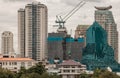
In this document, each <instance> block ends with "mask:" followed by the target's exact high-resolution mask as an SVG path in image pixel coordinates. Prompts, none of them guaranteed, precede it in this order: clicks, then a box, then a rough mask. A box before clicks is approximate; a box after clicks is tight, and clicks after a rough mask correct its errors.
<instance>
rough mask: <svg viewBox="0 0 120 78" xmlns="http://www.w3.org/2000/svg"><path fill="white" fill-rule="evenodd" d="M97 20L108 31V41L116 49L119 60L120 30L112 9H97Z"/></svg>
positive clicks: (116, 57)
mask: <svg viewBox="0 0 120 78" xmlns="http://www.w3.org/2000/svg"><path fill="white" fill-rule="evenodd" d="M95 21H97V22H98V23H99V24H100V25H101V26H102V27H103V28H104V29H105V30H106V31H107V34H108V43H109V45H110V46H112V48H113V49H114V51H115V53H114V54H115V59H116V61H118V31H117V25H116V23H115V20H114V17H113V14H112V11H109V9H106V10H99V9H98V10H96V11H95Z"/></svg>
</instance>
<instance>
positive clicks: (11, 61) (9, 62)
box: [0, 58, 35, 72]
mask: <svg viewBox="0 0 120 78" xmlns="http://www.w3.org/2000/svg"><path fill="white" fill-rule="evenodd" d="M33 65H35V61H34V60H33V59H30V58H0V66H1V67H2V68H5V69H9V70H10V71H13V72H18V71H19V70H20V68H21V67H25V68H26V69H28V68H30V67H32V66H33Z"/></svg>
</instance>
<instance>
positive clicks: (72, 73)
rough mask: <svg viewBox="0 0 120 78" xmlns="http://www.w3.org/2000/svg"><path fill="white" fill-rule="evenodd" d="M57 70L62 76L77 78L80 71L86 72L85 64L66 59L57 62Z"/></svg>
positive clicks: (64, 77) (63, 77)
mask: <svg viewBox="0 0 120 78" xmlns="http://www.w3.org/2000/svg"><path fill="white" fill-rule="evenodd" d="M59 70H60V72H59V75H60V76H61V77H62V78H78V77H79V75H80V74H81V73H84V72H86V65H82V64H80V63H79V62H76V61H74V60H66V61H64V62H63V63H61V64H59Z"/></svg>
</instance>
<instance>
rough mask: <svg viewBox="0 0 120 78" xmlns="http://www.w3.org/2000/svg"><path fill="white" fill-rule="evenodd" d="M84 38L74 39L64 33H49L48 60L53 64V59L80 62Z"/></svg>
mask: <svg viewBox="0 0 120 78" xmlns="http://www.w3.org/2000/svg"><path fill="white" fill-rule="evenodd" d="M83 45H84V38H78V39H74V38H72V37H71V36H70V35H67V34H66V33H49V35H48V60H49V62H50V63H54V59H56V58H59V59H60V60H61V61H62V60H67V59H73V60H76V61H79V60H81V57H82V49H83V47H84V46H83Z"/></svg>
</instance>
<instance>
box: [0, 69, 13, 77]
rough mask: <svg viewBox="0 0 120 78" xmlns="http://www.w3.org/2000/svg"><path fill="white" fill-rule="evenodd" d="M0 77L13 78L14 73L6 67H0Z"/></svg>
mask: <svg viewBox="0 0 120 78" xmlns="http://www.w3.org/2000/svg"><path fill="white" fill-rule="evenodd" d="M0 78H15V74H14V73H13V72H11V71H9V70H8V69H3V68H0Z"/></svg>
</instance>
